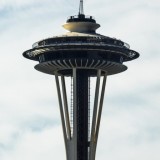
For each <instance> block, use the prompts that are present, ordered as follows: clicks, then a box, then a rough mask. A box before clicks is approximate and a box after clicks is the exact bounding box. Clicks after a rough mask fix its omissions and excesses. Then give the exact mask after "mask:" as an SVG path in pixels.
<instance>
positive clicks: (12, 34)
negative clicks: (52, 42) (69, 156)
mask: <svg viewBox="0 0 160 160" xmlns="http://www.w3.org/2000/svg"><path fill="white" fill-rule="evenodd" d="M78 4H79V2H78V0H27V1H24V0H0V52H1V53H0V159H1V160H22V159H23V160H28V159H30V160H36V159H38V160H46V159H47V160H52V159H65V151H64V143H63V137H62V129H61V122H60V117H59V108H58V100H57V93H56V88H55V82H54V77H53V76H49V75H45V74H42V73H40V72H37V71H36V70H34V68H33V67H34V65H35V64H36V62H33V61H29V60H27V59H25V58H23V57H22V52H23V51H25V50H27V49H30V48H31V45H32V44H33V43H34V42H36V41H38V40H40V39H43V38H47V37H50V36H53V35H59V34H61V33H64V32H65V30H64V29H63V28H62V27H61V25H62V24H63V23H64V22H65V21H66V18H67V17H68V16H71V15H75V14H77V13H78ZM84 9H85V13H86V14H87V15H93V16H95V17H96V20H97V22H98V23H100V24H101V28H100V29H99V30H98V31H97V32H98V33H100V34H104V35H107V36H110V37H116V38H118V39H121V40H123V41H125V42H127V43H129V44H130V46H131V49H134V50H136V51H138V52H139V53H140V55H141V56H140V58H139V59H137V60H135V61H131V62H128V63H125V64H126V65H127V66H128V68H129V69H128V70H127V71H126V72H124V73H122V74H119V75H114V76H111V77H109V78H108V83H107V88H106V96H105V102H104V108H103V115H102V123H101V128H100V136H99V142H98V149H97V157H96V159H99V160H106V159H108V160H117V159H119V160H128V159H129V160H135V159H136V160H151V159H153V160H159V159H160V152H159V149H160V54H159V52H160V49H159V42H160V32H159V29H160V21H159V20H160V1H159V0H152V1H151V0H134V1H133V0H121V1H119V0H86V2H85V7H84Z"/></svg>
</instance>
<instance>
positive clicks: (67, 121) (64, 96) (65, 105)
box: [61, 76, 71, 139]
mask: <svg viewBox="0 0 160 160" xmlns="http://www.w3.org/2000/svg"><path fill="white" fill-rule="evenodd" d="M61 82H62V92H63V99H64V111H65V118H66V128H67V138H68V139H71V127H70V121H69V112H68V102H67V94H66V84H65V79H64V76H61Z"/></svg>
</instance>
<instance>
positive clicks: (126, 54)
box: [23, 0, 139, 160]
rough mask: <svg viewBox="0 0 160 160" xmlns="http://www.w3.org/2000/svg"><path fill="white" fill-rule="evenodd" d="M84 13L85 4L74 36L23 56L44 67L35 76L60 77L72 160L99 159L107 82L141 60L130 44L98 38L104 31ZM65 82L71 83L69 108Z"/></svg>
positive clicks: (73, 25)
mask: <svg viewBox="0 0 160 160" xmlns="http://www.w3.org/2000/svg"><path fill="white" fill-rule="evenodd" d="M83 12H84V11H83V1H82V0H80V9H79V14H78V15H77V16H71V17H69V18H68V20H67V22H66V24H64V25H63V27H64V28H65V29H67V30H69V31H70V32H67V33H66V34H64V35H60V36H56V37H51V38H47V39H44V40H41V41H38V42H36V43H34V44H33V48H32V49H30V50H27V51H25V52H24V53H23V55H24V57H26V58H28V59H31V60H35V61H38V62H39V63H38V64H37V65H36V66H35V69H36V70H38V71H41V72H43V73H47V74H52V75H55V79H56V85H57V92H58V98H59V106H60V113H61V120H62V129H63V134H64V141H65V147H66V156H67V160H94V159H95V153H96V147H97V140H98V133H99V127H100V119H101V113H102V106H103V99H104V93H105V84H106V79H107V76H108V75H112V74H117V73H120V72H123V71H125V70H126V69H127V67H126V66H125V65H124V64H123V62H126V61H130V60H134V59H136V58H138V57H139V54H138V53H137V52H136V51H133V50H131V49H130V47H129V45H128V44H127V43H125V42H123V41H121V40H117V39H115V38H110V37H107V36H103V35H100V34H97V33H96V29H98V28H99V27H100V25H99V24H97V23H96V21H95V19H94V18H93V17H92V16H86V15H84V13H83ZM66 77H70V78H71V83H72V84H71V90H70V92H71V102H70V103H71V104H70V105H69V104H68V94H69V93H68V92H67V90H66ZM92 77H96V87H95V96H94V98H93V99H94V104H93V106H90V87H91V86H90V79H91V78H92ZM100 86H101V87H100ZM91 107H92V110H93V113H91V112H90V108H91ZM69 108H70V110H71V111H69ZM90 121H91V125H90Z"/></svg>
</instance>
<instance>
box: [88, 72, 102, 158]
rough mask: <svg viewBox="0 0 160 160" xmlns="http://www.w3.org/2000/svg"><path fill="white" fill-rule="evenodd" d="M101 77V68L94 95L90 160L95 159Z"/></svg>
mask: <svg viewBox="0 0 160 160" xmlns="http://www.w3.org/2000/svg"><path fill="white" fill-rule="evenodd" d="M100 77H101V70H100V69H99V70H98V71H97V82H96V90H95V97H94V108H93V118H92V128H91V141H90V153H89V160H94V159H95V144H96V143H95V142H96V141H95V140H96V139H95V127H96V119H97V109H98V100H99V87H100Z"/></svg>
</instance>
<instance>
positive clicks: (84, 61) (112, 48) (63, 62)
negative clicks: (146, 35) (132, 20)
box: [23, 14, 139, 75]
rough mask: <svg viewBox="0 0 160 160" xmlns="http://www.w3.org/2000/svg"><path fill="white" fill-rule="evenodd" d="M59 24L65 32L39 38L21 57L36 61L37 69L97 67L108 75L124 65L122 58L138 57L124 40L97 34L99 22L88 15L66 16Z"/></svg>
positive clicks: (48, 71)
mask: <svg viewBox="0 0 160 160" xmlns="http://www.w3.org/2000/svg"><path fill="white" fill-rule="evenodd" d="M63 27H64V28H65V29H66V30H68V31H69V32H67V33H65V34H63V35H60V36H55V37H51V38H47V39H44V40H40V41H38V42H36V43H34V44H33V46H32V49H30V50H27V51H25V52H24V53H23V55H24V57H26V58H28V59H31V60H35V61H39V64H38V65H36V66H35V68H36V69H37V70H39V71H42V72H45V73H48V74H54V71H56V70H59V71H60V70H65V71H66V73H68V71H67V70H70V69H71V68H73V67H79V68H84V69H85V68H88V69H89V68H90V69H92V68H93V69H97V68H99V67H100V68H101V69H102V70H105V71H107V72H108V75H111V74H116V73H120V72H122V71H125V70H126V69H127V67H126V66H125V65H123V62H126V61H130V60H133V59H136V58H138V57H139V53H137V52H136V51H133V50H131V49H130V46H129V45H128V44H127V43H125V42H123V41H121V40H118V39H115V38H110V37H107V36H104V35H100V34H97V33H96V29H98V28H99V27H100V25H99V24H97V23H96V21H95V19H94V17H92V16H85V15H83V14H80V15H77V16H70V17H69V18H68V19H67V21H66V23H65V24H64V25H63ZM49 66H52V67H49Z"/></svg>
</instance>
